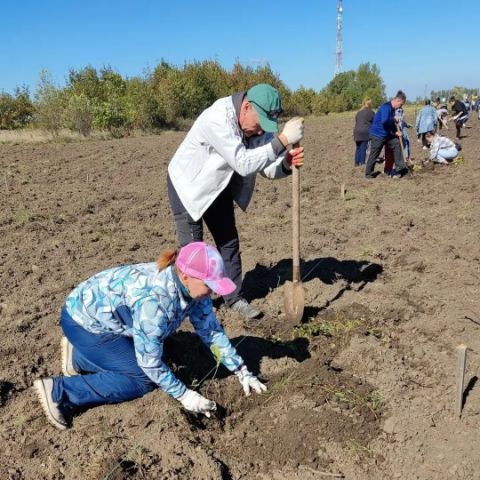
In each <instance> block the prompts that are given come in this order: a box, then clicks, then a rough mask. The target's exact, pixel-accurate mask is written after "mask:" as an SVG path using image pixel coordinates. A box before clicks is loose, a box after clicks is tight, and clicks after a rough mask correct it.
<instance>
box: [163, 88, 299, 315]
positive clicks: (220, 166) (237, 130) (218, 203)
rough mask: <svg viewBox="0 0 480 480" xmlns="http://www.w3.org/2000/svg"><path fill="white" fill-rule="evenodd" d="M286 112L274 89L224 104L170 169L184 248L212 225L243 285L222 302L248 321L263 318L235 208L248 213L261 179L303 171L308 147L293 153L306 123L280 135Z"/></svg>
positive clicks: (291, 124)
mask: <svg viewBox="0 0 480 480" xmlns="http://www.w3.org/2000/svg"><path fill="white" fill-rule="evenodd" d="M281 113H282V107H281V100H280V95H279V93H278V91H277V90H276V89H275V88H274V87H272V86H271V85H268V84H258V85H255V86H254V87H252V88H250V89H249V90H248V91H246V92H240V93H236V94H234V95H232V96H230V97H225V98H220V99H219V100H217V101H216V102H215V103H214V104H213V105H212V106H210V107H209V108H207V109H206V110H204V111H203V112H202V113H201V114H200V116H199V117H198V118H197V120H196V121H195V123H194V125H193V126H192V128H191V129H190V131H189V132H188V134H187V136H186V137H185V139H184V140H183V142H182V143H181V145H180V146H179V147H178V150H177V151H176V152H175V154H174V156H173V158H172V160H171V161H170V163H169V165H168V177H167V185H168V196H169V201H170V207H171V210H172V213H173V216H174V219H175V224H176V228H177V236H178V240H179V243H180V246H184V245H186V244H188V243H190V242H194V241H202V240H203V222H205V224H206V225H207V227H208V229H209V231H210V233H211V234H212V236H213V239H214V241H215V244H216V246H217V248H218V250H219V251H220V254H221V256H222V258H223V260H224V263H225V268H226V271H227V275H228V276H229V278H231V279H232V280H233V282H234V283H235V285H236V286H237V288H236V290H235V291H234V292H233V293H231V294H230V295H225V296H224V297H223V298H224V300H225V303H226V304H227V306H228V307H230V308H232V309H233V310H235V311H237V312H239V313H240V314H242V315H243V316H245V317H247V318H256V317H259V316H260V315H261V312H260V311H259V310H257V309H256V308H254V307H253V306H252V305H250V304H249V303H248V302H247V300H246V299H245V298H244V296H243V291H242V265H241V258H240V242H239V236H238V232H237V228H236V225H235V214H234V202H235V203H236V204H237V205H238V206H239V207H240V208H241V209H242V210H245V209H246V208H247V206H248V204H249V202H250V199H251V197H252V194H253V191H254V187H255V179H256V175H257V173H260V174H261V175H263V176H265V177H267V178H271V179H276V178H283V177H286V176H288V175H289V174H290V173H291V167H292V165H294V166H296V167H300V166H301V165H303V160H304V158H303V156H304V154H303V147H298V148H293V149H291V150H290V151H288V150H287V147H288V146H289V145H293V144H295V143H298V142H299V141H300V140H302V138H303V132H304V126H303V118H293V119H291V120H289V121H288V122H287V123H286V124H285V126H284V128H283V130H282V132H281V133H280V134H279V135H274V133H275V132H277V131H278V117H279V115H280V114H281Z"/></svg>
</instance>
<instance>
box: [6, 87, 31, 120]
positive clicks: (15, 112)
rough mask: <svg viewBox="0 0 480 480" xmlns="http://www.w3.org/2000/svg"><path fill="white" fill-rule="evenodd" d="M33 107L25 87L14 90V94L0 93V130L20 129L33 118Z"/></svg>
mask: <svg viewBox="0 0 480 480" xmlns="http://www.w3.org/2000/svg"><path fill="white" fill-rule="evenodd" d="M33 112H34V107H33V103H32V101H31V100H30V94H29V92H28V89H27V88H26V87H22V88H16V89H15V94H14V95H10V94H8V93H3V92H2V93H0V129H14V128H22V127H25V126H26V125H28V124H29V123H30V122H31V121H32V118H33Z"/></svg>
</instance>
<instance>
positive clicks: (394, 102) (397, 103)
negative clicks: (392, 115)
mask: <svg viewBox="0 0 480 480" xmlns="http://www.w3.org/2000/svg"><path fill="white" fill-rule="evenodd" d="M403 103H404V102H403V100H402V99H401V98H394V99H393V100H392V107H393V108H394V109H395V110H396V109H397V108H400V107H403Z"/></svg>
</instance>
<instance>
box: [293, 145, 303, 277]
mask: <svg viewBox="0 0 480 480" xmlns="http://www.w3.org/2000/svg"><path fill="white" fill-rule="evenodd" d="M299 146H300V143H294V144H293V145H292V147H293V148H298V147H299ZM292 233H293V242H292V245H293V257H292V260H293V269H292V270H293V271H292V273H293V283H294V284H295V283H297V282H300V281H301V278H300V170H299V168H298V167H295V166H293V165H292Z"/></svg>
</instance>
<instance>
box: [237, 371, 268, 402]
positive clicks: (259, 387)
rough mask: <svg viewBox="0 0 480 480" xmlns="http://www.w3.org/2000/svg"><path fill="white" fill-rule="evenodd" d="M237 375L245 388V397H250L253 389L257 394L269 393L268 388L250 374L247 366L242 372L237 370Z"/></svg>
mask: <svg viewBox="0 0 480 480" xmlns="http://www.w3.org/2000/svg"><path fill="white" fill-rule="evenodd" d="M235 375H236V376H237V377H238V380H239V381H240V384H241V385H242V387H243V391H244V392H245V396H247V397H249V396H250V393H251V390H252V389H253V390H255V391H256V392H257V393H263V392H266V391H267V387H266V386H265V385H264V384H263V383H262V382H261V381H260V380H259V379H258V378H257V377H255V375H253V374H252V373H251V372H249V371H248V370H247V367H246V366H245V365H243V366H242V368H241V369H240V370H237V371H236V372H235Z"/></svg>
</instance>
